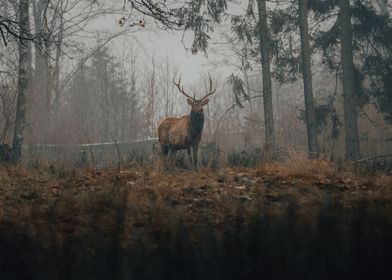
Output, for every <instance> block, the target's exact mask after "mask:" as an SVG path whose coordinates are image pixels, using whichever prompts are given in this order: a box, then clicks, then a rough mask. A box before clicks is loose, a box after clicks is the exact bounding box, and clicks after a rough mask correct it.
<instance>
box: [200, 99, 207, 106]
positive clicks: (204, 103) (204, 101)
mask: <svg viewBox="0 0 392 280" xmlns="http://www.w3.org/2000/svg"><path fill="white" fill-rule="evenodd" d="M208 101H209V99H208V98H206V99H204V100H202V101H201V106H205V105H207V104H208Z"/></svg>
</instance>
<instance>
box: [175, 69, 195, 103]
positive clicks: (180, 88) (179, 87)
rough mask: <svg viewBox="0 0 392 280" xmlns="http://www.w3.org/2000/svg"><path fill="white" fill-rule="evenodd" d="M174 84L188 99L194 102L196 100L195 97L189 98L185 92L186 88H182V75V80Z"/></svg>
mask: <svg viewBox="0 0 392 280" xmlns="http://www.w3.org/2000/svg"><path fill="white" fill-rule="evenodd" d="M173 83H174V84H175V85H176V86H177V88H178V90H179V91H180V92H181V93H182V94H183V95H185V96H186V97H188V98H190V99H192V100H195V99H194V98H193V97H191V96H189V95H188V94H186V93H185V91H184V86H181V75H180V78H179V79H178V83H176V82H175V81H174V80H173Z"/></svg>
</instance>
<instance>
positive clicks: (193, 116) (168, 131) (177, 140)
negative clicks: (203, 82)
mask: <svg viewBox="0 0 392 280" xmlns="http://www.w3.org/2000/svg"><path fill="white" fill-rule="evenodd" d="M188 103H189V104H190V105H191V106H192V110H191V113H190V114H189V115H185V116H183V117H180V118H176V117H169V118H166V119H164V120H162V121H161V122H160V123H159V125H158V139H159V143H160V145H161V150H162V154H163V156H164V159H165V158H166V157H167V156H168V154H169V153H170V154H174V153H175V152H176V151H178V150H185V149H187V153H188V156H189V157H190V160H192V159H191V149H192V152H193V162H192V164H193V166H194V167H196V165H197V150H198V146H199V143H200V140H201V136H202V132H203V126H204V113H203V106H204V105H206V104H207V103H208V99H207V100H203V101H191V100H188Z"/></svg>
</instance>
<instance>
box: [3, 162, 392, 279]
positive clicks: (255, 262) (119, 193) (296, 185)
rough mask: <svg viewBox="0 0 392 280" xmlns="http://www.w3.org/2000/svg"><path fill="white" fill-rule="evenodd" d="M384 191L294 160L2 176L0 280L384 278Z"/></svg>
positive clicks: (391, 211) (365, 179)
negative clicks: (253, 164)
mask: <svg viewBox="0 0 392 280" xmlns="http://www.w3.org/2000/svg"><path fill="white" fill-rule="evenodd" d="M391 182H392V177H391V176H386V175H385V176H384V175H378V176H370V175H369V176H367V175H361V174H355V173H353V172H349V171H344V172H342V171H339V170H337V168H335V166H334V165H333V164H331V163H330V162H328V161H326V160H308V159H305V158H304V157H300V156H298V157H293V156H292V157H291V158H290V160H288V161H286V162H285V163H280V164H273V163H271V164H263V165H259V166H256V167H249V168H245V167H238V168H221V169H219V170H212V169H207V168H201V169H199V170H197V171H190V170H183V169H172V170H169V171H162V170H161V169H160V168H154V167H145V168H143V167H140V166H139V167H132V168H124V169H121V170H118V169H113V170H111V169H105V170H99V171H97V170H73V169H69V170H62V169H56V168H54V167H45V168H36V169H27V168H24V167H22V166H17V167H11V166H8V167H1V168H0V272H1V276H2V277H1V279H24V278H25V279H201V278H204V279H260V278H275V279H276V278H287V277H294V278H301V279H304V278H305V279H314V278H318V279H323V278H325V279H327V278H328V279H329V278H331V277H335V278H336V277H338V278H351V277H356V278H367V277H372V278H374V277H378V276H379V277H381V276H382V275H384V274H385V273H390V272H391V271H390V266H389V264H390V261H391V257H392V190H391ZM21 267H23V269H20V268H21Z"/></svg>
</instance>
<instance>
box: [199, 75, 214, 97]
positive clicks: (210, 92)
mask: <svg viewBox="0 0 392 280" xmlns="http://www.w3.org/2000/svg"><path fill="white" fill-rule="evenodd" d="M208 77H209V78H210V90H209V93H207V95H206V96H204V97H203V98H202V99H200V101H201V100H204V99H206V98H207V97H208V96H210V95H212V94H214V93H215V91H216V89H214V90H212V80H211V76H210V73H208Z"/></svg>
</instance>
